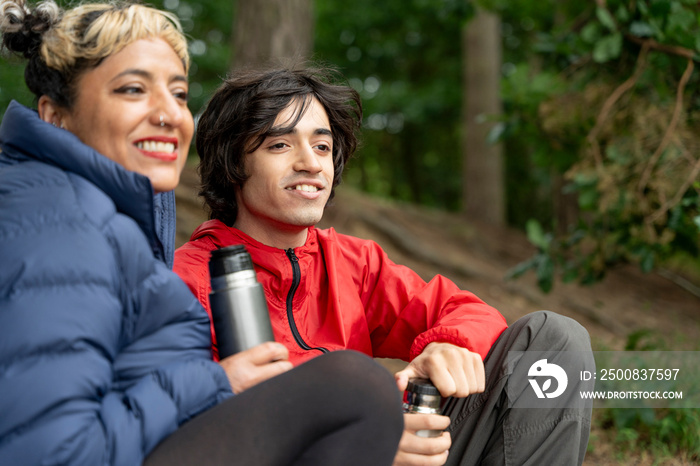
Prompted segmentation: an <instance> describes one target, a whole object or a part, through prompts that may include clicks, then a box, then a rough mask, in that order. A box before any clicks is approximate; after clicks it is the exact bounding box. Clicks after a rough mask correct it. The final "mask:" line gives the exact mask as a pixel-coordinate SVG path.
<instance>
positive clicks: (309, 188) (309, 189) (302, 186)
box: [294, 184, 318, 193]
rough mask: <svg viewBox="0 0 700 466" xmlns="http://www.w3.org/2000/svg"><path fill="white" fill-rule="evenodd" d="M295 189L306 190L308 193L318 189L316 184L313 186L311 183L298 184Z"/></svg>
mask: <svg viewBox="0 0 700 466" xmlns="http://www.w3.org/2000/svg"><path fill="white" fill-rule="evenodd" d="M294 189H296V190H297V191H305V192H307V193H315V192H316V191H318V188H317V187H316V186H311V185H310V184H298V185H296V187H295V188H294Z"/></svg>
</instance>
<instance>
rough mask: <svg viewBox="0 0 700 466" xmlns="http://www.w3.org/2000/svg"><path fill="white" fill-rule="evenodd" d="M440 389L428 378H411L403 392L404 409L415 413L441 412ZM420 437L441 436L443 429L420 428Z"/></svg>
mask: <svg viewBox="0 0 700 466" xmlns="http://www.w3.org/2000/svg"><path fill="white" fill-rule="evenodd" d="M441 402H442V397H441V396H440V391H438V389H437V388H436V387H435V385H433V384H432V383H430V380H428V379H418V378H416V379H410V380H409V381H408V385H407V386H406V390H405V391H404V393H403V411H404V412H405V413H415V414H440V403H441ZM416 435H417V436H418V437H439V436H441V435H442V431H441V430H418V431H416Z"/></svg>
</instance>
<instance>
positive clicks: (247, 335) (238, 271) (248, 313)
mask: <svg viewBox="0 0 700 466" xmlns="http://www.w3.org/2000/svg"><path fill="white" fill-rule="evenodd" d="M209 277H210V280H211V294H210V295H209V304H210V305H211V314H212V320H213V322H214V332H215V334H216V342H217V347H218V350H219V358H220V359H223V358H225V357H227V356H231V355H232V354H235V353H238V352H239V351H244V350H247V349H249V348H252V347H253V346H257V345H259V344H261V343H264V342H266V341H274V340H275V338H274V335H273V334H272V326H271V324H270V315H269V313H268V310H267V301H266V300H265V292H264V291H263V288H262V285H261V284H260V283H259V282H258V279H257V275H256V273H255V269H254V268H253V261H252V260H251V258H250V254H248V251H247V250H246V248H245V246H243V245H240V244H239V245H235V246H228V247H225V248H220V249H216V250H214V251H212V253H211V257H210V258H209Z"/></svg>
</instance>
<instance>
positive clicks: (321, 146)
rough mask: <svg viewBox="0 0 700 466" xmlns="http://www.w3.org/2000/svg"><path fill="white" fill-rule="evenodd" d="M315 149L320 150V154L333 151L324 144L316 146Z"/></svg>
mask: <svg viewBox="0 0 700 466" xmlns="http://www.w3.org/2000/svg"><path fill="white" fill-rule="evenodd" d="M316 148H317V149H318V150H320V151H321V152H332V151H333V148H332V147H331V146H330V145H328V144H325V143H321V144H317V145H316Z"/></svg>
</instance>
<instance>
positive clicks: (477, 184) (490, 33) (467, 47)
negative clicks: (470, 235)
mask: <svg viewBox="0 0 700 466" xmlns="http://www.w3.org/2000/svg"><path fill="white" fill-rule="evenodd" d="M500 29H501V21H500V18H499V17H498V16H496V15H494V14H492V13H489V12H486V11H483V10H480V9H479V10H478V11H477V14H476V16H475V17H474V19H472V20H471V21H470V22H469V23H468V24H467V25H465V27H464V30H463V35H462V44H463V45H462V50H463V63H464V77H463V79H464V85H463V90H464V92H463V95H464V102H463V118H464V123H463V129H464V131H463V141H462V154H463V169H462V170H463V175H462V178H463V186H464V187H463V210H464V212H465V214H466V215H467V216H469V217H472V218H478V219H480V220H484V221H487V222H489V223H492V224H495V225H502V224H504V223H505V199H506V197H505V185H504V173H503V149H502V145H501V144H500V143H498V144H490V143H489V142H487V140H486V139H487V136H488V134H489V132H490V131H491V129H492V128H493V125H494V123H495V122H494V119H495V118H496V117H498V116H500V114H501V111H502V105H501V97H500V90H501V89H500V88H501V61H502V59H501V55H502V50H501V30H500Z"/></svg>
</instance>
